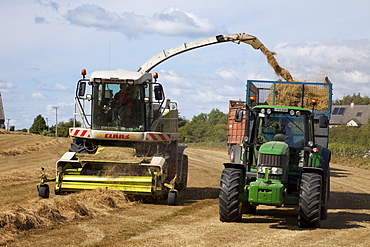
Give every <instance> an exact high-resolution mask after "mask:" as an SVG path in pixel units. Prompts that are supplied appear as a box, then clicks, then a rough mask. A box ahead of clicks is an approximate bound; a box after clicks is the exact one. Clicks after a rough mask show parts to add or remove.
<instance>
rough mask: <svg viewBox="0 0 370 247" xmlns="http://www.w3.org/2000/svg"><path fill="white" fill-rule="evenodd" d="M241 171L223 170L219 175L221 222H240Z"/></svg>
mask: <svg viewBox="0 0 370 247" xmlns="http://www.w3.org/2000/svg"><path fill="white" fill-rule="evenodd" d="M242 178H243V176H242V170H240V169H236V168H225V169H224V170H223V171H222V174H221V181H220V192H219V213H220V220H221V221H222V222H240V221H241V220H242V202H240V201H239V193H240V191H241V189H242V188H243V183H242Z"/></svg>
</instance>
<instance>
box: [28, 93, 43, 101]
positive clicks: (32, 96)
mask: <svg viewBox="0 0 370 247" xmlns="http://www.w3.org/2000/svg"><path fill="white" fill-rule="evenodd" d="M31 98H32V99H41V100H44V99H46V97H45V96H44V95H43V94H42V93H40V92H38V93H33V94H32V95H31Z"/></svg>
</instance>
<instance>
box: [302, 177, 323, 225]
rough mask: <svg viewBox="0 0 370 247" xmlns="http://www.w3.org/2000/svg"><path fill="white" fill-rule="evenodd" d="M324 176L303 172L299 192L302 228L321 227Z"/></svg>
mask: <svg viewBox="0 0 370 247" xmlns="http://www.w3.org/2000/svg"><path fill="white" fill-rule="evenodd" d="M321 187H322V176H321V175H320V174H316V173H303V174H302V178H301V186H300V192H299V214H298V226H299V227H302V228H318V227H320V218H321V210H322V209H321V199H322V198H321V197H322V193H321Z"/></svg>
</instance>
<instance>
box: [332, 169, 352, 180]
mask: <svg viewBox="0 0 370 247" xmlns="http://www.w3.org/2000/svg"><path fill="white" fill-rule="evenodd" d="M351 174H352V173H350V172H348V171H347V170H342V169H338V168H331V167H330V177H337V178H343V177H348V175H351Z"/></svg>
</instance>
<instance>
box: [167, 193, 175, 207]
mask: <svg viewBox="0 0 370 247" xmlns="http://www.w3.org/2000/svg"><path fill="white" fill-rule="evenodd" d="M176 204H177V193H176V191H169V192H168V197H167V205H171V206H173V205H176Z"/></svg>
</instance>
